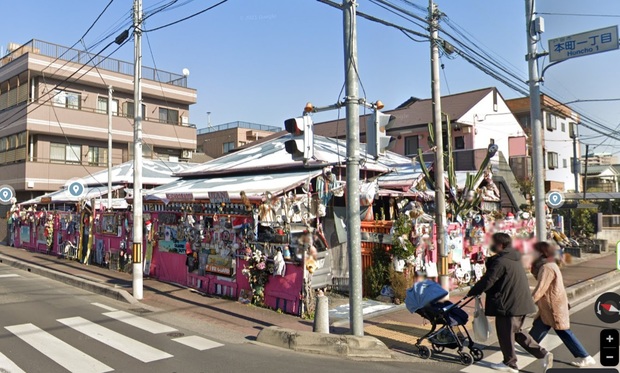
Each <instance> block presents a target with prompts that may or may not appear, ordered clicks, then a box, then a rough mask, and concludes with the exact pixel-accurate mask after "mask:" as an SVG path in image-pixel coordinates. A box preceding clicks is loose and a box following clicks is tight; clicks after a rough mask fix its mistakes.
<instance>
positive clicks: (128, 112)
mask: <svg viewBox="0 0 620 373" xmlns="http://www.w3.org/2000/svg"><path fill="white" fill-rule="evenodd" d="M123 115H124V116H126V117H127V118H133V117H134V116H135V115H134V111H133V102H132V101H125V102H123ZM142 119H146V105H145V104H142Z"/></svg>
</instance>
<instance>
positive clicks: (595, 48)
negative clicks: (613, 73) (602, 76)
mask: <svg viewBox="0 0 620 373" xmlns="http://www.w3.org/2000/svg"><path fill="white" fill-rule="evenodd" d="M615 49H618V26H611V27H605V28H602V29H598V30H592V31H588V32H582V33H581V34H574V35H568V36H563V37H560V38H556V39H551V40H549V61H551V62H558V61H564V60H567V59H569V58H573V57H582V56H588V55H591V54H596V53H601V52H607V51H611V50H615Z"/></svg>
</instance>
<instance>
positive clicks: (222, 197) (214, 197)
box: [209, 192, 230, 203]
mask: <svg viewBox="0 0 620 373" xmlns="http://www.w3.org/2000/svg"><path fill="white" fill-rule="evenodd" d="M209 201H210V202H211V203H230V196H229V195H228V192H209Z"/></svg>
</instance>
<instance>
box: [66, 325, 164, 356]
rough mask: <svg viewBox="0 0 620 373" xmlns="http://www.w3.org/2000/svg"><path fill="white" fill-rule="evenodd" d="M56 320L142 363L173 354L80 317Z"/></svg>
mask: <svg viewBox="0 0 620 373" xmlns="http://www.w3.org/2000/svg"><path fill="white" fill-rule="evenodd" d="M58 322H60V323H62V324H64V325H66V326H68V327H70V328H72V329H74V330H76V331H78V332H80V333H82V334H84V335H86V336H88V337H90V338H92V339H94V340H97V341H99V342H101V343H103V344H106V345H108V346H110V347H112V348H114V349H116V350H118V351H120V352H123V353H126V354H127V355H129V356H131V357H133V358H136V359H138V360H140V361H142V362H143V363H149V362H152V361H157V360H162V359H167V358H171V357H173V355H171V354H169V353H167V352H164V351H161V350H158V349H156V348H154V347H151V346H149V345H147V344H144V343H142V342H140V341H137V340H135V339H132V338H129V337H126V336H124V335H122V334H120V333H117V332H115V331H113V330H110V329H108V328H104V327H103V326H101V325H98V324H95V323H93V322H90V321H88V320H86V319H84V318H82V317H70V318H67V319H60V320H58Z"/></svg>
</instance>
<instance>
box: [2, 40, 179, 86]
mask: <svg viewBox="0 0 620 373" xmlns="http://www.w3.org/2000/svg"><path fill="white" fill-rule="evenodd" d="M26 53H34V54H40V55H42V56H47V57H51V58H57V59H59V60H63V61H70V62H74V63H77V64H81V65H87V66H94V65H97V68H99V69H102V70H107V71H112V72H116V73H120V74H125V75H133V69H134V64H133V63H132V62H127V61H121V60H117V59H115V58H106V57H105V56H97V57H95V58H93V56H94V53H90V52H86V51H83V50H79V49H73V48H69V47H65V46H62V45H58V44H53V43H48V42H45V41H41V40H36V39H32V40H30V41H29V42H27V43H26V44H24V45H22V46H21V47H19V48H17V49H15V50H13V51H11V52H10V53H8V54H7V55H6V56H2V57H1V58H0V67H2V66H4V65H5V64H7V63H9V62H11V61H12V60H14V59H16V58H18V57H20V56H22V55H24V54H26ZM91 58H93V60H92V61H90V59H91ZM89 61H90V62H89ZM142 78H143V79H148V80H153V81H156V82H161V83H164V84H172V85H175V86H178V87H184V88H187V77H186V76H184V75H181V74H175V73H171V72H168V71H163V70H157V69H153V68H151V67H145V66H143V67H142Z"/></svg>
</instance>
